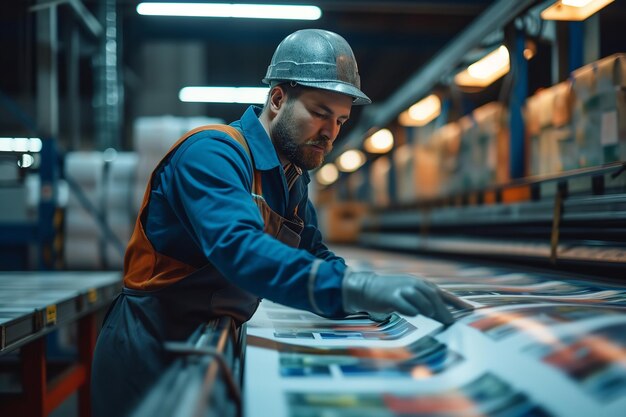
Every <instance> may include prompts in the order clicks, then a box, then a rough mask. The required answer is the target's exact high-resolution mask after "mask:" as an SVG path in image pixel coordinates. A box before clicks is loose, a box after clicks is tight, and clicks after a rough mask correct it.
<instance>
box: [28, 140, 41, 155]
mask: <svg viewBox="0 0 626 417" xmlns="http://www.w3.org/2000/svg"><path fill="white" fill-rule="evenodd" d="M42 147H43V144H42V143H41V139H39V138H30V139H28V149H29V150H30V151H31V152H41V148H42Z"/></svg>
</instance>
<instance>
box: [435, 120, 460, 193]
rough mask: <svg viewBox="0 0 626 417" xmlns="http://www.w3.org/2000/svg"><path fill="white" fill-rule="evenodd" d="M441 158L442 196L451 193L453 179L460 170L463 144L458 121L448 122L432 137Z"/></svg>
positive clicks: (440, 189) (440, 185) (440, 190)
mask: <svg viewBox="0 0 626 417" xmlns="http://www.w3.org/2000/svg"><path fill="white" fill-rule="evenodd" d="M431 140H432V143H433V146H434V148H435V149H436V150H437V158H438V159H439V181H440V183H439V187H438V189H439V192H438V195H440V196H447V195H450V194H451V193H452V191H453V179H454V176H455V174H456V172H457V170H458V164H459V161H458V157H459V150H460V146H461V126H460V124H459V123H457V122H453V123H448V124H447V125H445V126H443V127H441V128H440V129H437V130H436V131H435V133H434V134H433V137H432V139H431Z"/></svg>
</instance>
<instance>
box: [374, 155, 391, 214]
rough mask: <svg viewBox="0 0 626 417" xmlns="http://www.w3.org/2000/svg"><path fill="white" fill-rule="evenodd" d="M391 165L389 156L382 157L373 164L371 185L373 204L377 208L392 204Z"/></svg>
mask: <svg viewBox="0 0 626 417" xmlns="http://www.w3.org/2000/svg"><path fill="white" fill-rule="evenodd" d="M390 170H391V163H390V161H389V158H388V157H387V156H381V157H379V158H378V159H376V160H375V161H374V162H373V163H372V169H371V171H370V184H371V187H372V194H371V202H372V203H373V205H374V206H377V207H386V206H388V205H389V204H390V202H391V198H390V195H389V174H390Z"/></svg>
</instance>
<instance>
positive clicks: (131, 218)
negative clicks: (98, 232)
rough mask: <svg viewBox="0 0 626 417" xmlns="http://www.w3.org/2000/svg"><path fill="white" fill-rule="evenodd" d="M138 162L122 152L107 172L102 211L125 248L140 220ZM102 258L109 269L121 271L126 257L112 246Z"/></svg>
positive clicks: (108, 165)
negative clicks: (136, 204) (136, 192)
mask: <svg viewBox="0 0 626 417" xmlns="http://www.w3.org/2000/svg"><path fill="white" fill-rule="evenodd" d="M138 159H139V157H138V156H137V154H136V153H135V152H120V153H117V154H116V155H115V158H114V159H113V160H112V161H110V162H108V164H107V169H106V176H105V188H104V193H105V198H104V204H103V210H104V214H105V216H106V222H107V224H108V225H109V228H110V229H111V231H112V233H113V234H114V235H115V236H116V237H117V239H118V240H119V241H120V242H121V243H122V246H124V247H125V246H126V243H127V242H128V240H129V239H130V236H131V234H132V231H133V227H134V225H135V219H136V218H137V211H136V210H135V209H134V208H133V206H134V204H133V201H134V200H133V199H134V187H133V185H134V183H135V176H136V175H137V161H138ZM103 257H104V263H105V265H106V267H107V268H113V269H120V268H122V266H123V263H124V258H123V253H121V252H120V250H119V248H118V247H116V246H114V245H113V244H112V243H110V242H109V243H108V244H107V245H106V249H105V251H104V254H103Z"/></svg>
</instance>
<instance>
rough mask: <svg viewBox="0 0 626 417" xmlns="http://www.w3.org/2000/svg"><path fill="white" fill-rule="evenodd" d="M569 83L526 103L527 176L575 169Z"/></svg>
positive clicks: (542, 92) (546, 91)
mask: <svg viewBox="0 0 626 417" xmlns="http://www.w3.org/2000/svg"><path fill="white" fill-rule="evenodd" d="M571 108H572V94H571V87H570V84H569V82H563V83H560V84H557V85H555V86H553V87H550V88H546V89H544V90H541V91H539V92H538V93H537V94H535V95H534V96H532V97H529V98H528V99H527V100H526V106H525V109H524V116H525V120H526V123H525V124H526V138H527V139H526V140H527V148H528V153H527V155H528V158H527V173H528V174H529V175H545V174H552V173H555V172H560V171H563V170H568V169H574V168H577V167H578V149H577V147H576V143H575V141H574V135H573V130H572V124H571V114H572V112H571Z"/></svg>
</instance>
